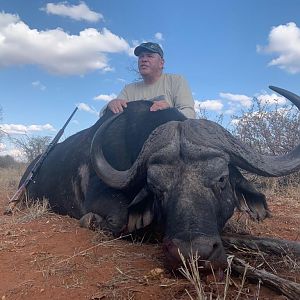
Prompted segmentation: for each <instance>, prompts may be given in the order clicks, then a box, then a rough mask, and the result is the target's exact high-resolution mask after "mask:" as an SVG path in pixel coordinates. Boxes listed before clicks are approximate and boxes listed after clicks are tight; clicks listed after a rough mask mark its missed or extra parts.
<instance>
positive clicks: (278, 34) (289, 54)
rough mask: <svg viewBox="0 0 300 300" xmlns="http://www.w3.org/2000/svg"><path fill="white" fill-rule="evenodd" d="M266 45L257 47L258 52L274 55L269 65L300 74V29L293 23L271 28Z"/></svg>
mask: <svg viewBox="0 0 300 300" xmlns="http://www.w3.org/2000/svg"><path fill="white" fill-rule="evenodd" d="M268 42H269V43H268V45H267V46H265V47H262V46H257V51H258V52H266V53H271V54H275V55H276V56H277V57H276V58H274V59H272V60H271V62H270V63H269V65H271V66H278V67H279V68H281V69H283V70H286V71H287V72H289V73H292V74H295V73H299V72H300V28H299V27H297V25H296V24H295V23H293V22H290V23H287V24H285V25H279V26H277V27H273V28H272V30H271V31H270V33H269V37H268Z"/></svg>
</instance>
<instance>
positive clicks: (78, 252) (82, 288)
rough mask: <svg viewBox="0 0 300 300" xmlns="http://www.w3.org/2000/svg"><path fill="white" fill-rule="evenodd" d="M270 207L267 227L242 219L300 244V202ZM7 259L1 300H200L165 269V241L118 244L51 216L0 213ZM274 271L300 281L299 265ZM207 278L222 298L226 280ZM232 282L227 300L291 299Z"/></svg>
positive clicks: (278, 201)
mask: <svg viewBox="0 0 300 300" xmlns="http://www.w3.org/2000/svg"><path fill="white" fill-rule="evenodd" d="M6 202H7V191H0V211H1V212H2V211H3V210H4V207H5V205H6ZM269 204H270V208H271V211H272V213H273V218H271V219H268V220H266V221H265V222H263V223H261V224H254V223H251V222H249V221H248V220H247V221H245V220H243V218H240V217H239V216H236V218H235V219H239V222H244V226H246V227H247V230H248V231H251V233H253V234H256V235H264V236H273V237H280V238H286V239H290V240H294V241H295V240H297V241H299V239H300V205H299V199H297V201H293V200H291V199H288V200H287V199H283V198H274V197H271V199H269ZM277 260H278V259H277ZM0 262H1V263H0V297H2V298H1V299H2V300H8V299H13V300H17V299H28V300H29V299H30V300H36V299H53V300H56V299H89V300H98V299H166V300H167V299H190V297H189V296H188V294H187V292H188V293H190V295H191V296H192V297H193V298H194V299H196V294H195V291H194V287H193V285H191V284H190V283H189V282H188V281H187V280H186V279H184V278H183V277H182V276H180V275H179V274H172V273H170V272H169V271H168V270H167V269H166V268H165V266H164V255H163V253H162V247H161V245H160V243H149V242H148V243H147V242H144V243H141V242H137V241H132V240H130V239H127V240H116V239H115V240H113V238H112V237H110V236H108V235H105V234H103V233H101V232H92V231H89V230H87V229H83V228H80V227H79V225H78V221H77V220H74V219H71V218H69V217H65V216H58V215H54V214H51V213H48V214H46V215H43V216H41V217H38V218H36V219H34V216H31V214H30V212H29V211H28V209H25V210H23V211H20V212H17V213H16V214H15V215H13V216H4V215H0ZM274 268H275V269H276V270H275V271H276V272H277V273H278V275H281V276H283V277H285V278H289V279H290V280H293V281H296V282H298V283H300V274H299V266H298V267H297V268H296V269H294V268H293V266H292V267H291V265H289V266H288V265H282V264H280V265H278V266H275V267H274ZM203 280H204V281H203V282H204V289H205V291H206V293H207V297H208V299H209V296H210V294H212V296H213V299H215V298H216V297H217V296H218V295H219V296H220V297H223V291H224V284H225V283H224V282H215V280H211V279H210V280H208V278H204V279H203ZM205 280H206V281H205ZM205 282H206V283H205ZM230 282H231V284H230V288H229V292H228V295H227V297H226V299H236V297H237V294H238V291H239V290H241V294H240V296H239V299H286V298H285V297H284V296H280V295H278V294H277V293H275V292H273V291H271V290H269V289H268V288H265V287H263V286H259V285H258V284H252V283H249V282H247V281H246V282H245V283H244V285H243V286H242V288H241V278H238V277H234V276H233V275H232V277H231V281H230ZM220 299H223V298H220Z"/></svg>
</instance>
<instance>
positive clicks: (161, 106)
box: [150, 100, 170, 111]
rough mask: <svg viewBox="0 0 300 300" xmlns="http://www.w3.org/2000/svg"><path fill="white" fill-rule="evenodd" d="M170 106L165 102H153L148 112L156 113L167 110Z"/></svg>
mask: <svg viewBox="0 0 300 300" xmlns="http://www.w3.org/2000/svg"><path fill="white" fill-rule="evenodd" d="M169 107H170V104H169V103H168V102H167V101H166V100H160V101H154V103H153V104H152V106H151V107H150V111H157V110H163V109H166V108H169Z"/></svg>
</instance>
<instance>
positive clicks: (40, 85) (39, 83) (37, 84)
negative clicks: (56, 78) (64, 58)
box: [31, 80, 46, 91]
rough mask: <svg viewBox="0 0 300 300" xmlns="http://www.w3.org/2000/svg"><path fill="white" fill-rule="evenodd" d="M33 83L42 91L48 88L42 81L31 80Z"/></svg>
mask: <svg viewBox="0 0 300 300" xmlns="http://www.w3.org/2000/svg"><path fill="white" fill-rule="evenodd" d="M31 84H32V86H33V87H34V88H38V89H40V90H41V91H44V90H45V89H46V87H45V86H44V85H43V84H42V83H41V82H40V81H38V80H37V81H33V82H31Z"/></svg>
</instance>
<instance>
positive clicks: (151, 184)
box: [21, 87, 300, 268]
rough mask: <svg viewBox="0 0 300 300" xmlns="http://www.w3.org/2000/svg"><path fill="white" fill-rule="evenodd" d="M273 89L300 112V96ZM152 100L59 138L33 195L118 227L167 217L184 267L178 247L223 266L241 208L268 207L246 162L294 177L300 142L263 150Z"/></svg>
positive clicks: (172, 252) (262, 213)
mask: <svg viewBox="0 0 300 300" xmlns="http://www.w3.org/2000/svg"><path fill="white" fill-rule="evenodd" d="M271 88H272V89H274V90H275V91H277V92H278V93H280V94H282V95H283V96H285V97H286V98H288V99H289V100H291V101H292V102H293V103H294V104H295V105H296V106H297V107H298V109H300V97H299V96H297V95H295V94H293V93H291V92H288V91H286V90H283V89H280V88H275V87H271ZM150 106H151V102H149V101H136V102H130V103H128V107H127V108H126V109H125V111H124V112H123V113H120V114H117V115H112V113H111V112H107V113H106V114H105V115H104V116H103V117H102V118H101V119H99V120H98V122H96V123H95V124H94V125H93V126H92V127H90V128H88V129H85V130H83V131H81V132H79V133H77V134H75V135H73V136H71V137H69V138H67V139H66V140H65V141H64V142H62V143H59V144H58V145H57V146H56V147H55V148H54V150H53V151H52V152H50V154H49V156H48V157H47V158H46V160H45V161H44V163H43V165H42V167H41V169H40V171H39V173H38V174H37V176H36V177H35V181H34V184H30V185H29V187H28V193H29V197H31V198H34V199H42V198H43V197H46V198H48V199H49V202H50V205H51V208H52V209H53V210H54V211H55V212H57V213H60V214H68V215H70V216H72V217H75V218H77V219H81V221H80V222H81V224H82V225H83V226H87V227H99V228H101V229H106V230H110V231H111V232H112V233H114V234H121V233H123V232H133V231H135V230H137V229H141V228H144V227H146V226H148V225H150V224H153V223H155V224H159V225H160V226H161V228H163V234H164V242H163V245H164V249H165V253H166V258H167V262H168V263H169V265H170V266H171V267H172V268H177V267H178V266H179V264H180V257H179V255H178V249H180V251H181V253H182V254H183V255H184V256H185V257H188V256H189V254H190V253H196V252H197V253H198V256H200V258H201V259H202V260H209V261H210V262H212V263H213V264H214V265H216V266H223V265H224V264H225V262H226V256H225V252H224V248H223V245H222V242H221V239H220V232H221V231H222V229H223V227H224V225H225V223H226V221H227V220H228V219H229V218H230V217H231V216H232V214H233V212H234V209H235V208H239V209H243V210H246V211H247V212H248V213H249V214H250V215H251V217H252V218H254V219H256V220H263V219H264V218H265V217H267V216H268V214H269V212H268V207H267V203H266V200H265V196H264V195H263V194H262V193H260V192H259V191H257V190H256V189H255V187H254V186H253V185H252V184H251V183H250V182H249V181H248V180H247V179H246V178H244V177H243V176H242V174H241V173H240V171H239V169H238V168H241V169H244V170H247V171H249V172H252V173H254V174H258V175H262V176H283V175H287V174H290V173H292V172H295V171H297V170H299V168H300V146H298V147H297V148H295V149H294V150H293V151H292V152H290V153H289V154H287V155H282V156H277V157H276V156H266V155H261V154H258V153H255V151H253V150H252V149H251V148H249V147H247V146H246V145H243V144H242V143H241V142H240V141H239V140H237V139H236V138H235V137H234V136H232V135H231V134H230V133H229V132H228V131H227V130H225V129H224V128H223V127H221V126H220V125H218V124H216V123H214V122H212V121H208V120H196V119H186V118H185V117H184V116H183V115H182V114H181V113H180V112H178V111H177V110H176V109H173V108H171V109H167V110H162V111H157V112H150V111H149V108H150ZM28 170H30V167H29V169H28ZM28 170H27V173H28ZM25 177H26V173H25V175H24V176H23V179H22V180H21V182H22V181H23V180H24V178H25Z"/></svg>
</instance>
